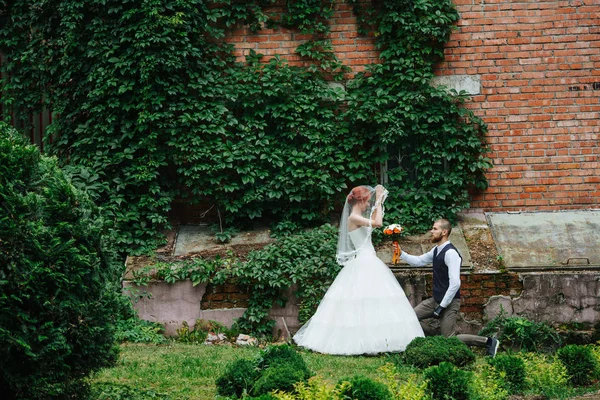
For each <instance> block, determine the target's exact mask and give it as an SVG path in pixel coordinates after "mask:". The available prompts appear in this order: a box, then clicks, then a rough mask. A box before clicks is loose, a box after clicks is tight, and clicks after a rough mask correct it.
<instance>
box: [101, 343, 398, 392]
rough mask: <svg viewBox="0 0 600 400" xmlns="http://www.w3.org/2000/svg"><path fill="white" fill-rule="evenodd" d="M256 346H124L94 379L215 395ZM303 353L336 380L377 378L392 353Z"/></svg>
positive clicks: (318, 369)
mask: <svg viewBox="0 0 600 400" xmlns="http://www.w3.org/2000/svg"><path fill="white" fill-rule="evenodd" d="M259 351H260V349H259V348H257V347H231V346H206V345H191V344H180V343H172V344H168V345H158V346H156V345H141V344H122V345H121V355H120V358H119V361H118V363H117V365H116V366H115V367H114V368H111V369H105V370H102V371H100V372H99V373H98V374H96V375H95V376H94V378H93V382H94V383H99V384H102V383H105V384H119V385H126V386H128V387H131V388H137V389H143V390H152V391H154V392H157V393H162V394H166V395H168V396H169V398H171V399H214V398H215V397H216V387H215V379H216V378H217V377H218V376H220V375H221V374H222V373H223V371H224V370H225V368H226V366H227V365H228V364H229V363H231V362H232V361H234V360H236V359H238V358H248V359H250V358H253V357H254V356H255V355H256V354H258V352H259ZM302 356H303V357H304V360H305V361H306V363H307V365H308V367H309V368H310V370H311V371H313V372H315V373H316V374H318V375H320V376H322V377H323V378H325V379H326V380H328V381H330V382H331V383H336V382H337V381H338V380H339V379H340V378H343V377H348V376H353V375H355V374H361V375H364V376H367V377H372V378H374V377H375V376H377V369H378V368H379V367H381V366H382V365H384V364H385V363H386V361H387V360H388V358H387V356H377V357H340V356H328V355H322V354H316V353H310V352H302Z"/></svg>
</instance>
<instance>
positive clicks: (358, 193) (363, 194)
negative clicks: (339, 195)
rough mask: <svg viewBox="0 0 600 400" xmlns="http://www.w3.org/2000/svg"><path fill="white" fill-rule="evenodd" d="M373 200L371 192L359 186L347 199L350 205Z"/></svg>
mask: <svg viewBox="0 0 600 400" xmlns="http://www.w3.org/2000/svg"><path fill="white" fill-rule="evenodd" d="M370 198H371V191H370V190H369V188H368V187H366V186H357V187H355V188H354V189H352V190H351V191H350V194H349V195H348V197H347V198H346V200H348V203H349V204H350V205H354V204H355V203H361V202H363V201H365V200H368V199H370Z"/></svg>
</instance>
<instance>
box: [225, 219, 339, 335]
mask: <svg viewBox="0 0 600 400" xmlns="http://www.w3.org/2000/svg"><path fill="white" fill-rule="evenodd" d="M336 235H337V229H336V228H335V227H333V226H331V225H329V224H325V225H323V226H321V227H318V228H315V229H312V230H308V231H301V232H299V233H298V234H296V235H290V236H284V237H281V238H279V239H278V240H277V242H276V243H273V244H271V245H268V246H266V247H264V248H263V249H261V250H256V251H253V252H251V253H249V254H248V256H247V258H246V261H245V262H244V263H242V264H240V265H239V268H238V269H236V270H235V271H234V274H235V275H236V276H237V277H238V279H239V280H240V282H241V283H242V284H244V285H247V286H249V287H250V295H251V297H250V299H249V307H248V309H247V310H246V311H245V313H244V315H243V316H242V318H240V319H239V320H238V321H237V323H236V324H237V326H238V327H239V328H240V329H241V330H243V331H251V332H255V333H260V334H265V335H269V334H270V333H271V329H272V326H273V321H271V320H270V319H269V310H270V309H271V307H273V305H274V304H275V302H278V303H279V304H285V300H286V299H285V298H284V297H283V292H284V291H285V290H287V289H288V288H290V287H292V286H293V285H295V284H298V291H297V294H296V295H297V297H298V299H299V300H300V310H299V319H300V321H301V322H303V321H306V320H307V319H308V318H310V316H311V315H312V314H313V313H314V311H315V310H316V308H317V306H318V304H319V302H320V300H321V299H322V298H323V295H324V294H325V292H326V291H327V288H328V287H329V285H330V284H331V282H333V279H334V278H335V276H336V275H337V273H338V272H339V270H340V268H341V267H340V265H338V264H337V262H336V261H335V251H336V246H337V239H336Z"/></svg>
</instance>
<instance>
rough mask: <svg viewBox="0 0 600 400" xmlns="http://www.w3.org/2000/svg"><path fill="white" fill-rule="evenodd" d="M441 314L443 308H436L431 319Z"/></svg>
mask: <svg viewBox="0 0 600 400" xmlns="http://www.w3.org/2000/svg"><path fill="white" fill-rule="evenodd" d="M442 312H444V307H442V306H437V308H436V309H435V311H434V312H433V318H439V317H440V316H441V315H442Z"/></svg>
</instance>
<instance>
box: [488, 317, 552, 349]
mask: <svg viewBox="0 0 600 400" xmlns="http://www.w3.org/2000/svg"><path fill="white" fill-rule="evenodd" d="M479 334H480V335H482V336H493V337H497V338H498V340H499V341H500V342H501V343H503V346H510V347H512V348H513V349H515V350H517V351H545V352H552V351H554V350H556V349H557V348H559V347H560V346H561V338H560V335H559V334H558V332H556V330H555V329H554V328H552V327H551V326H550V325H549V324H547V323H545V322H535V321H530V320H528V319H527V318H524V317H519V316H511V317H508V316H507V314H506V311H505V310H504V309H501V310H500V314H498V316H497V317H495V318H494V319H493V320H491V321H490V322H488V323H487V324H486V326H485V327H484V328H483V329H482V330H481V332H479Z"/></svg>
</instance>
